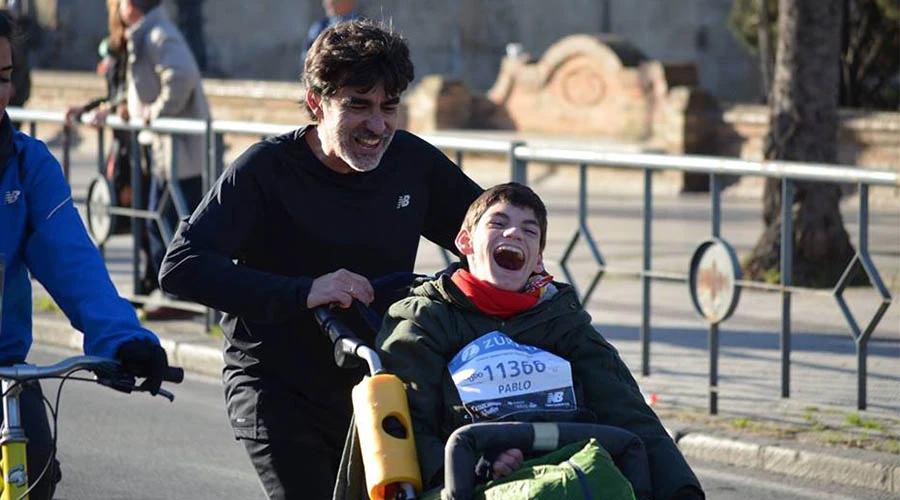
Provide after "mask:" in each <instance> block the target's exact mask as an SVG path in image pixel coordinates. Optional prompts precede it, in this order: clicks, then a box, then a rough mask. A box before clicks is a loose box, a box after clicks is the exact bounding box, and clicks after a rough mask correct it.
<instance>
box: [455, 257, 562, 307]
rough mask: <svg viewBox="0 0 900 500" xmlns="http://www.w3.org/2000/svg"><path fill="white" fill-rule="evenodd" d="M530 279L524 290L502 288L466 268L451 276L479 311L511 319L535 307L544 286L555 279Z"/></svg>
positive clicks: (545, 277)
mask: <svg viewBox="0 0 900 500" xmlns="http://www.w3.org/2000/svg"><path fill="white" fill-rule="evenodd" d="M533 278H534V277H532V279H531V280H529V283H528V285H526V287H525V291H524V292H510V291H508V290H501V289H499V288H497V287H495V286H494V285H492V284H490V283H488V282H487V281H482V280H480V279H478V278H476V277H475V276H472V274H471V273H470V272H469V271H467V270H465V269H457V270H456V272H454V273H453V275H452V276H450V280H451V281H453V284H455V285H456V286H457V287H458V288H459V290H460V291H461V292H462V293H463V294H464V295H465V296H466V297H468V298H469V300H471V301H472V303H473V304H475V307H477V308H478V310H479V311H481V312H483V313H485V314H488V315H491V316H498V317H500V318H503V319H509V318H511V317H513V316H515V315H516V314H518V313H520V312H522V311H524V310H526V309H529V308H532V307H534V306H535V305H536V304H537V303H538V299H540V297H541V294H542V293H543V290H544V287H545V286H546V285H547V283H549V282H551V281H552V280H553V277H552V276H549V275H543V276H539V279H538V280H537V281H536V282H532V280H533Z"/></svg>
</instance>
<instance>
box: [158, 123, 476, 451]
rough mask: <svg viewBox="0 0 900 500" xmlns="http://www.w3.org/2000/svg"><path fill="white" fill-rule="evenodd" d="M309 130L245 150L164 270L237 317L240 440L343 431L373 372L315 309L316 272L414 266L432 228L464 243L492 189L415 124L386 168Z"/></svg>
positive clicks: (232, 399) (231, 391) (236, 424)
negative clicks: (331, 334)
mask: <svg viewBox="0 0 900 500" xmlns="http://www.w3.org/2000/svg"><path fill="white" fill-rule="evenodd" d="M306 130H307V129H306V128H303V129H299V130H296V131H294V132H291V133H289V134H285V135H282V136H279V137H276V138H272V139H268V140H265V141H262V142H259V143H256V144H254V145H253V146H251V147H250V148H249V149H248V150H247V151H246V152H244V153H243V154H242V155H241V156H240V157H239V158H238V159H237V160H236V161H235V162H234V164H233V165H231V166H230V167H229V168H228V169H227V170H226V171H225V173H224V174H223V175H222V177H221V178H220V179H219V180H218V182H217V183H216V185H215V187H214V188H213V189H212V190H211V191H210V192H209V193H207V195H206V197H205V198H204V199H203V201H202V202H201V203H200V205H199V206H198V207H197V209H196V211H195V212H194V214H193V215H192V216H191V218H190V220H189V221H188V222H186V223H183V224H182V225H181V227H179V229H178V231H177V233H176V235H175V238H174V240H173V241H172V244H171V245H170V246H169V251H168V253H167V255H166V258H165V260H164V262H163V265H162V269H161V273H160V280H161V284H162V287H163V289H164V290H166V291H167V292H171V293H175V294H177V295H179V296H182V297H185V298H188V299H191V300H194V301H197V302H200V303H202V304H205V305H208V306H210V307H213V308H215V309H218V310H220V311H223V312H224V313H225V314H226V315H225V318H224V320H223V329H224V331H225V337H226V342H225V344H226V345H225V364H226V368H225V373H224V378H225V385H226V399H227V403H228V411H229V416H230V418H231V423H232V426H233V428H234V431H235V435H236V437H246V438H251V439H267V438H271V437H273V436H281V435H284V436H288V435H292V434H293V433H294V429H293V428H294V427H295V426H296V425H298V423H299V422H309V423H310V424H311V425H314V426H316V427H318V428H320V429H328V430H331V431H333V432H336V433H338V434H341V433H343V431H344V430H345V429H346V419H347V418H348V417H349V413H350V410H349V405H350V403H349V388H350V387H351V386H352V384H353V383H355V382H356V381H358V380H359V376H360V373H359V372H356V371H350V370H341V369H339V368H337V367H336V366H335V365H334V361H333V358H332V349H331V346H330V344H329V341H328V340H327V339H326V338H325V336H324V335H323V334H322V333H321V332H320V331H319V328H318V326H317V325H316V324H315V320H314V319H313V317H312V314H311V313H310V311H309V310H308V309H307V307H306V299H307V295H308V294H309V290H310V287H311V285H312V281H313V280H314V279H315V278H317V277H319V276H322V275H324V274H327V273H330V272H333V271H336V270H337V269H340V268H346V269H348V270H350V271H352V272H355V273H358V274H361V275H363V276H366V277H367V278H369V279H370V280H371V279H373V278H377V277H379V276H383V275H387V274H390V273H393V272H397V271H412V270H413V267H414V265H415V258H416V251H417V249H418V245H419V239H420V236H425V237H426V238H428V239H429V240H431V241H433V242H435V243H437V244H439V245H441V246H443V247H444V248H448V249H452V248H453V240H454V238H455V236H456V233H457V232H458V230H459V228H460V225H461V224H462V220H463V217H464V215H465V212H466V209H467V208H468V206H469V204H470V203H471V202H472V201H473V200H474V199H475V198H476V197H477V196H478V195H479V194H480V193H481V188H480V187H479V186H478V185H477V184H475V183H474V182H473V181H472V180H471V179H469V178H468V177H467V176H466V175H465V174H463V173H462V171H461V170H460V169H459V168H458V167H457V166H456V165H454V164H453V163H452V162H451V161H450V160H449V159H447V157H446V156H444V155H443V153H441V152H440V151H439V150H437V149H436V148H434V147H433V146H431V145H429V144H428V143H426V142H425V141H423V140H421V139H419V138H418V137H416V136H414V135H412V134H410V133H408V132H404V131H397V132H396V133H395V135H394V138H393V141H392V142H391V144H390V146H389V147H388V149H387V151H386V152H385V154H384V156H383V157H382V160H381V163H380V164H379V166H378V168H376V169H374V170H372V171H370V172H365V173H358V172H355V173H351V174H339V173H337V172H335V171H333V170H331V169H329V168H328V167H326V166H325V165H324V164H323V163H321V162H320V161H319V160H318V159H317V158H316V157H315V156H314V154H313V152H312V150H311V149H310V147H309V145H308V144H307V142H306V140H305V138H304V136H303V135H304V133H305V131H306ZM376 300H377V297H376ZM379 305H380V307H381V308H386V307H387V305H388V304H379ZM380 312H383V310H382V311H380ZM347 319H348V322H349V323H350V324H351V325H353V326H358V327H361V326H362V324H363V323H362V321H360V320H359V319H358V318H353V317H350V318H347ZM358 331H359V333H360V334H361V336H363V337H364V338H365V336H366V335H368V332H366V331H365V330H364V329H362V328H360V329H359V330H358ZM372 335H373V334H372ZM367 340H372V338H371V337H370V338H368V339H367Z"/></svg>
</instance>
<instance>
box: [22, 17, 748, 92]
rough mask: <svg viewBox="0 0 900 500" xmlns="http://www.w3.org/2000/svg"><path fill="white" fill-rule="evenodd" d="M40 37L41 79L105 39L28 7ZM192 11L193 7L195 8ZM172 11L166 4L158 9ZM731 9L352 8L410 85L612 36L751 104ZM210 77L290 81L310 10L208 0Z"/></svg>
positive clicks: (470, 81) (471, 74)
mask: <svg viewBox="0 0 900 500" xmlns="http://www.w3.org/2000/svg"><path fill="white" fill-rule="evenodd" d="M31 1H32V2H33V3H34V4H35V5H36V7H37V11H38V14H39V18H40V20H41V24H42V26H44V28H45V30H44V31H45V33H44V36H43V40H42V44H41V46H40V48H39V49H37V53H36V54H35V56H36V57H35V60H36V61H37V63H38V66H39V67H42V68H45V69H65V70H82V71H89V70H91V69H92V68H93V67H94V65H95V64H96V62H97V59H96V47H97V43H98V42H99V41H100V39H101V38H102V37H103V36H104V34H105V29H106V28H105V26H106V13H105V8H104V5H103V2H102V1H101V0H31ZM197 1H201V0H197ZM165 4H166V6H167V8H168V9H169V11H170V12H172V13H174V12H176V9H175V5H174V1H173V0H165ZM731 4H732V0H678V1H677V2H669V1H666V2H660V1H658V0H556V1H552V2H549V1H546V0H415V1H410V0H357V5H358V6H359V9H360V11H361V12H362V13H363V14H365V15H366V16H368V17H370V18H372V19H376V20H385V21H386V22H389V23H391V24H392V25H393V26H394V28H396V29H397V30H398V31H399V32H401V33H402V34H403V35H404V36H405V37H407V38H408V40H409V42H410V47H411V52H412V58H413V61H414V63H415V65H416V73H417V75H419V77H420V78H421V77H423V76H424V75H428V74H442V75H450V76H452V77H454V78H456V79H459V80H461V81H463V82H464V83H465V84H466V86H467V87H469V88H470V89H474V90H475V91H476V92H477V93H483V92H484V91H486V90H487V89H488V88H489V87H490V86H491V85H492V84H493V82H494V81H495V79H496V76H497V73H498V70H499V68H500V64H501V61H502V60H503V57H504V54H505V50H506V46H507V44H509V43H519V44H521V47H522V49H523V51H524V52H525V53H526V54H543V53H544V52H545V51H546V50H547V49H548V48H549V47H550V46H551V45H553V44H554V43H555V42H557V41H558V40H559V39H561V38H563V37H565V36H568V35H571V34H573V33H601V32H608V33H610V34H615V35H619V36H621V37H622V38H625V39H628V40H629V41H630V42H631V43H632V44H634V45H635V46H636V47H637V48H639V49H640V50H641V52H643V53H644V54H646V55H647V56H648V57H649V58H651V59H654V60H659V61H663V62H665V63H674V62H679V63H681V62H688V63H692V64H694V65H695V66H696V67H697V68H698V77H699V81H700V83H701V84H702V85H703V87H704V88H706V89H708V91H710V92H711V93H712V94H713V95H715V96H716V97H717V98H719V99H727V100H743V101H750V100H752V99H753V98H754V96H756V95H758V93H759V92H758V89H759V84H758V82H759V78H758V70H757V64H756V61H755V59H754V57H753V56H751V55H750V54H748V53H747V52H746V51H745V50H744V49H743V48H742V47H740V46H739V44H738V42H736V41H735V40H734V39H733V37H732V36H731V34H730V33H729V32H728V30H727V28H726V25H725V20H726V18H727V15H728V11H729V9H730V7H731ZM204 14H205V19H206V23H205V31H206V34H207V40H208V43H207V45H208V47H207V52H208V58H209V65H210V72H209V76H214V77H222V78H238V79H265V80H281V81H292V80H296V79H297V77H298V75H299V69H300V62H299V56H300V49H301V43H302V41H303V39H304V37H305V34H306V30H307V27H308V26H309V25H310V23H311V22H312V21H313V20H315V19H317V18H319V17H320V16H321V15H322V14H323V12H322V9H321V6H320V1H319V0H305V1H299V2H298V1H286V0H254V1H252V2H247V1H245V0H205V2H204Z"/></svg>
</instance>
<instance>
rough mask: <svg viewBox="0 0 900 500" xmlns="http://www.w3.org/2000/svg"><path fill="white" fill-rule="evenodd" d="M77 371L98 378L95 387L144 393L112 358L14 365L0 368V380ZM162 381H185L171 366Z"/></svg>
mask: <svg viewBox="0 0 900 500" xmlns="http://www.w3.org/2000/svg"><path fill="white" fill-rule="evenodd" d="M78 370H87V371H90V372H91V373H93V374H94V375H95V376H96V377H97V383H98V384H100V385H104V386H106V387H109V388H111V389H115V390H117V391H120V392H125V393H130V392H142V391H145V390H144V389H141V388H140V386H138V385H137V384H136V383H135V377H134V375H131V374H129V373H126V372H125V371H124V370H123V369H122V364H121V363H119V362H118V361H116V360H114V359H108V358H102V357H99V356H72V357H70V358H66V359H64V360H62V361H60V362H58V363H56V364H53V365H48V366H36V365H29V364H17V365H12V366H7V367H0V379H8V380H15V381H17V382H25V381H28V380H38V379H42V378H55V377H65V376H66V375H69V374H71V373H73V372H76V371H78ZM163 380H164V381H166V382H171V383H174V384H178V383H181V381H183V380H184V370H183V369H182V368H179V367H177V366H170V367H168V369H167V370H166V374H165V375H164V376H163ZM159 395H160V396H163V397H164V398H166V399H168V400H169V401H173V400H174V399H175V395H174V394H172V393H171V392H169V391H167V390H165V389H160V390H159Z"/></svg>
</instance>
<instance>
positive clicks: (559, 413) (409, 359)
mask: <svg viewBox="0 0 900 500" xmlns="http://www.w3.org/2000/svg"><path fill="white" fill-rule="evenodd" d="M546 229H547V211H546V208H545V207H544V204H543V202H541V200H540V198H539V197H538V196H537V195H536V194H535V193H534V192H533V191H532V190H531V189H529V188H528V187H526V186H523V185H520V184H516V183H508V184H502V185H499V186H495V187H493V188H491V189H489V190H487V191H485V192H484V194H482V195H481V196H480V197H479V198H478V199H477V200H475V202H473V203H472V205H471V207H470V208H469V210H468V212H467V214H466V218H465V220H464V222H463V227H462V229H461V230H460V232H459V234H458V235H457V237H456V245H457V248H458V249H459V251H460V253H462V254H463V256H464V257H465V260H466V262H467V264H468V269H462V268H461V269H458V270H456V271H455V272H453V274H452V275H444V276H440V277H439V278H437V279H435V280H432V281H429V282H426V283H424V284H422V285H420V286H418V287H416V288H414V289H413V291H412V293H411V295H410V296H409V297H407V298H405V299H403V300H401V301H399V302H397V303H396V304H394V305H393V306H391V308H390V309H389V311H388V314H387V316H386V317H385V319H384V323H383V327H382V329H381V333H380V334H379V335H378V338H377V340H376V343H377V346H378V347H379V348H380V350H381V351H382V354H381V358H382V361H383V362H384V365H385V368H387V369H388V371H389V372H392V373H395V374H396V375H398V376H399V377H400V378H401V379H402V380H403V381H404V382H405V383H406V384H407V386H408V398H409V407H410V413H411V417H412V422H413V434H414V436H415V441H416V451H417V455H418V460H419V464H420V468H421V471H422V481H423V483H424V486H425V488H426V489H428V488H431V487H435V486H438V485H440V484H441V480H442V478H443V468H444V443H445V442H446V441H447V439H448V437H449V436H450V435H451V433H452V432H453V431H454V430H456V429H457V428H459V427H462V426H464V425H466V424H470V423H474V422H485V421H504V420H515V421H555V422H572V421H578V422H589V423H597V424H606V425H610V426H616V427H621V428H623V429H625V430H628V431H630V432H632V433H634V434H636V435H637V436H638V437H640V438H641V440H643V442H644V445H645V447H646V450H647V455H648V459H649V466H650V479H651V483H652V490H653V498H656V499H702V498H704V494H703V490H702V489H701V487H700V483H699V481H698V480H697V478H696V476H695V475H694V473H693V471H691V468H690V466H689V465H688V464H687V462H686V461H685V459H684V457H683V456H682V455H681V452H680V451H679V450H678V448H677V447H676V445H675V442H674V441H673V440H672V439H671V438H670V437H669V435H668V434H667V433H666V431H665V429H664V428H663V426H662V424H661V423H660V421H659V419H658V418H657V416H656V414H655V413H654V412H653V410H652V409H651V408H650V407H649V406H647V404H646V403H645V401H644V398H643V396H642V394H641V392H640V390H639V388H638V385H637V383H636V382H635V380H634V378H633V377H632V376H631V373H630V372H629V370H628V368H627V367H626V365H625V363H624V362H623V361H622V359H621V358H620V357H619V355H618V352H617V351H616V349H615V348H614V347H613V346H612V345H610V344H609V343H608V342H607V341H606V340H605V339H604V338H603V337H602V336H601V335H600V334H599V333H598V332H597V331H596V330H595V329H594V328H593V326H592V325H591V317H590V315H589V314H588V313H587V312H586V311H585V310H584V309H583V308H582V306H581V304H580V303H579V301H578V298H577V296H576V294H575V292H574V290H573V289H572V287H571V286H569V285H566V284H563V283H557V282H554V281H553V280H552V277H551V276H548V275H547V274H546V273H545V272H544V269H543V264H542V252H543V249H544V246H545V244H546V232H547V231H546ZM524 458H525V457H524V456H523V453H522V452H521V450H518V449H510V450H505V451H502V452H499V453H498V454H497V456H496V457H495V458H493V459H492V463H491V464H490V468H491V469H493V473H494V476H495V477H498V476H503V475H506V474H509V473H511V472H513V471H515V470H516V469H518V468H519V467H520V466H521V464H522V462H523V460H524Z"/></svg>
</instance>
